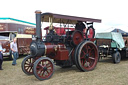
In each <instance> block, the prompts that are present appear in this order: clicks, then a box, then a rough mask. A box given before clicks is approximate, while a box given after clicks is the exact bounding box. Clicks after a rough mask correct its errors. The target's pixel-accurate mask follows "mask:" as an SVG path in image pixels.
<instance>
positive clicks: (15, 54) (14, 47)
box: [10, 38, 19, 66]
mask: <svg viewBox="0 0 128 85" xmlns="http://www.w3.org/2000/svg"><path fill="white" fill-rule="evenodd" d="M10 48H11V51H12V55H13V57H14V58H13V62H12V65H13V66H15V65H16V64H17V63H16V60H17V58H18V57H19V54H18V48H17V43H16V38H14V39H13V42H12V43H11V45H10Z"/></svg>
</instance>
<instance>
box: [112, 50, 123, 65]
mask: <svg viewBox="0 0 128 85" xmlns="http://www.w3.org/2000/svg"><path fill="white" fill-rule="evenodd" d="M112 60H113V63H115V64H117V63H120V60H121V55H120V52H118V51H117V52H116V53H113V55H112Z"/></svg>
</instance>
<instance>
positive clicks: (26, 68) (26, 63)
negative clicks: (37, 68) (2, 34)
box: [22, 56, 34, 75]
mask: <svg viewBox="0 0 128 85" xmlns="http://www.w3.org/2000/svg"><path fill="white" fill-rule="evenodd" d="M33 63H34V59H33V57H32V56H27V57H25V58H24V60H23V62H22V70H23V72H24V73H25V74H27V75H32V74H33Z"/></svg>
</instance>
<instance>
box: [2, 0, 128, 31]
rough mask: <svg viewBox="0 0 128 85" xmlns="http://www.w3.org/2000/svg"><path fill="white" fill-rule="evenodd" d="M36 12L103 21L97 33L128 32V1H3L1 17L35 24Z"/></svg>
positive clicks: (97, 25) (98, 25) (96, 26)
mask: <svg viewBox="0 0 128 85" xmlns="http://www.w3.org/2000/svg"><path fill="white" fill-rule="evenodd" d="M35 10H41V11H42V12H53V13H58V14H64V15H72V16H80V17H87V18H96V19H102V23H101V24H95V25H94V27H95V29H96V31H97V32H101V31H108V30H111V29H112V28H120V29H123V30H125V31H127V32H128V30H127V28H128V0H1V2H0V17H11V18H16V19H20V20H25V21H28V22H33V23H35V13H34V12H35Z"/></svg>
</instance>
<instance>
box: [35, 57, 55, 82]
mask: <svg viewBox="0 0 128 85" xmlns="http://www.w3.org/2000/svg"><path fill="white" fill-rule="evenodd" d="M33 70H34V75H35V77H36V78H37V79H39V80H46V79H49V78H51V76H52V75H53V73H54V64H53V62H52V61H51V59H50V58H48V57H41V58H39V59H38V60H36V61H35V63H34V68H33Z"/></svg>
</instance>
